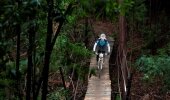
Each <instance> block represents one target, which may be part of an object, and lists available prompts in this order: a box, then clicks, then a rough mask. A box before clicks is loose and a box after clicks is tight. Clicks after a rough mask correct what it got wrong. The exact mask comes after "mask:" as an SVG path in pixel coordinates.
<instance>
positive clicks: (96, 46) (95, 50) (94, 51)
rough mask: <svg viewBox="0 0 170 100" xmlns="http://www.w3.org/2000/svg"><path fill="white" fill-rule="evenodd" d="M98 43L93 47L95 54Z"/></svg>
mask: <svg viewBox="0 0 170 100" xmlns="http://www.w3.org/2000/svg"><path fill="white" fill-rule="evenodd" d="M97 42H98V41H96V42H95V44H94V46H93V51H94V52H95V51H96V47H97Z"/></svg>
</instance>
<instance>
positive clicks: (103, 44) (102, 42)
mask: <svg viewBox="0 0 170 100" xmlns="http://www.w3.org/2000/svg"><path fill="white" fill-rule="evenodd" d="M93 51H94V52H95V53H96V54H97V56H96V59H97V62H98V58H99V55H98V54H99V53H103V54H104V55H106V54H107V53H108V54H110V44H109V42H108V40H107V39H106V35H105V34H104V33H102V34H101V35H100V37H99V38H98V39H97V41H96V42H95V43H94V46H93Z"/></svg>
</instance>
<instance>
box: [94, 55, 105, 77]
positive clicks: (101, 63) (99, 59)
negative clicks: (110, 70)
mask: <svg viewBox="0 0 170 100" xmlns="http://www.w3.org/2000/svg"><path fill="white" fill-rule="evenodd" d="M96 54H97V55H98V56H99V57H98V62H97V67H98V73H99V78H100V74H101V70H102V68H103V66H104V53H96Z"/></svg>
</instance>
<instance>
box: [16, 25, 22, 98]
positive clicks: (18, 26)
mask: <svg viewBox="0 0 170 100" xmlns="http://www.w3.org/2000/svg"><path fill="white" fill-rule="evenodd" d="M16 27H17V29H16V30H17V53H16V89H17V92H18V93H17V95H18V97H19V98H20V100H22V96H21V93H20V92H21V90H20V75H19V73H20V72H19V67H20V38H21V26H20V24H17V26H16Z"/></svg>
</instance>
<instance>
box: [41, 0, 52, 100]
mask: <svg viewBox="0 0 170 100" xmlns="http://www.w3.org/2000/svg"><path fill="white" fill-rule="evenodd" d="M47 4H48V18H47V19H48V26H47V38H46V46H45V58H44V68H43V72H42V76H43V85H42V100H46V95H47V93H48V89H47V86H48V74H49V64H50V55H51V52H52V49H51V40H52V33H53V30H52V26H53V25H52V24H53V23H52V11H53V0H47Z"/></svg>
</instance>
